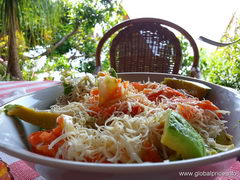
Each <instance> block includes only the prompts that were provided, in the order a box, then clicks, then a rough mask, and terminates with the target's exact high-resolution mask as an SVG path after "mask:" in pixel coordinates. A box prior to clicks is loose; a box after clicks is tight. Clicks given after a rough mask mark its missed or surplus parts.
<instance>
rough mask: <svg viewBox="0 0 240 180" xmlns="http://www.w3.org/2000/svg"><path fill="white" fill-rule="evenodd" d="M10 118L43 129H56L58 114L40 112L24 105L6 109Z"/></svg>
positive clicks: (9, 106)
mask: <svg viewBox="0 0 240 180" xmlns="http://www.w3.org/2000/svg"><path fill="white" fill-rule="evenodd" d="M4 108H5V112H6V113H7V115H9V116H14V117H17V118H19V119H21V120H23V121H26V122H28V123H31V124H33V125H36V126H39V127H41V128H47V129H49V128H54V127H55V126H56V119H57V117H58V116H59V114H58V113H53V112H50V111H39V110H35V109H32V108H28V107H25V106H22V105H17V104H15V105H12V104H10V105H7V106H5V107H4Z"/></svg>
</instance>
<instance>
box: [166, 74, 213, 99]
mask: <svg viewBox="0 0 240 180" xmlns="http://www.w3.org/2000/svg"><path fill="white" fill-rule="evenodd" d="M162 83H163V84H166V85H167V86H169V87H171V88H174V89H184V90H186V92H187V93H189V94H190V95H192V96H195V97H198V98H199V99H202V98H203V97H205V96H206V95H207V93H208V92H209V91H210V90H211V88H210V87H208V86H206V85H205V84H202V83H199V82H195V81H187V80H182V79H175V78H164V81H163V82H162Z"/></svg>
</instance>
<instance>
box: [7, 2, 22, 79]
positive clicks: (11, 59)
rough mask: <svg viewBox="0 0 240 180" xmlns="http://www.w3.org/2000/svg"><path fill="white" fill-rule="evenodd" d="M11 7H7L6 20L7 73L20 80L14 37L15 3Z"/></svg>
mask: <svg viewBox="0 0 240 180" xmlns="http://www.w3.org/2000/svg"><path fill="white" fill-rule="evenodd" d="M12 5H13V7H12V8H8V10H9V12H8V13H9V14H10V16H9V21H8V23H9V24H8V65H7V73H9V74H10V75H11V77H13V78H16V79H18V80H22V72H21V70H20V66H19V57H18V50H17V38H16V30H17V18H16V7H14V5H15V6H16V4H15V3H12Z"/></svg>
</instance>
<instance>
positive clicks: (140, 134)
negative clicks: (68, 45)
mask: <svg viewBox="0 0 240 180" xmlns="http://www.w3.org/2000/svg"><path fill="white" fill-rule="evenodd" d="M63 84H64V95H62V96H61V97H59V98H58V99H57V103H56V104H55V105H53V106H51V107H50V110H46V111H40V110H35V109H31V108H27V107H24V106H21V105H8V106H6V107H5V109H6V113H7V114H8V115H11V116H16V117H18V118H20V119H22V120H25V121H27V122H29V123H32V124H34V125H37V126H39V127H41V128H42V130H40V131H38V132H34V133H32V134H30V136H29V138H28V140H29V143H30V145H31V148H32V151H33V152H35V153H37V154H41V155H45V156H50V157H55V158H60V159H66V160H73V161H81V162H98V163H143V162H166V161H175V160H182V159H189V158H197V157H203V156H208V155H212V154H216V153H219V152H224V151H228V150H230V149H232V148H234V144H233V142H232V136H231V135H230V134H228V133H227V131H226V130H227V127H226V125H225V123H226V120H224V116H225V115H226V114H228V113H229V112H228V111H225V110H221V109H219V108H218V107H217V106H216V105H214V104H213V103H212V102H211V101H209V100H206V99H205V98H204V96H205V95H206V93H207V92H208V91H210V88H209V87H207V86H204V85H199V84H195V83H191V82H189V81H187V82H186V81H184V80H177V79H165V80H164V81H163V83H158V82H151V81H147V82H129V81H123V80H122V79H120V78H117V77H114V76H111V75H110V74H109V73H107V72H100V73H99V74H98V76H97V77H93V76H90V75H87V74H86V75H85V76H83V77H80V78H76V79H72V80H66V81H65V82H64V83H63ZM174 84H175V85H174ZM192 84H194V85H192ZM199 86H200V87H199ZM191 89H194V91H191ZM192 92H193V93H192Z"/></svg>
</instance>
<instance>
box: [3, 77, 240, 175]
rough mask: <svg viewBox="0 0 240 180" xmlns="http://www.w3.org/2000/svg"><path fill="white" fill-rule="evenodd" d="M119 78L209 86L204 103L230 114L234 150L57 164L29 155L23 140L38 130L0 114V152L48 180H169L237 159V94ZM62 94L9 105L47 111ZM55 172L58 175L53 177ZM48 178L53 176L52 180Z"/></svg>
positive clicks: (41, 94) (54, 91) (46, 93)
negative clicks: (119, 161) (133, 161)
mask: <svg viewBox="0 0 240 180" xmlns="http://www.w3.org/2000/svg"><path fill="white" fill-rule="evenodd" d="M119 76H120V77H121V78H122V79H124V80H130V81H147V80H148V79H149V80H151V81H158V82H161V81H162V80H163V78H164V77H175V78H180V79H186V80H193V81H197V82H202V83H204V84H206V85H207V86H210V87H211V88H212V91H211V92H210V93H209V94H208V96H207V99H209V100H211V101H213V102H214V103H215V104H216V105H217V106H219V107H220V108H221V109H224V110H228V111H231V114H230V116H228V117H227V119H228V123H227V126H228V132H229V133H230V134H232V135H233V136H234V143H235V145H236V148H235V149H233V150H231V151H228V152H224V153H218V154H216V155H212V156H206V157H202V158H195V159H189V160H181V161H175V162H166V163H143V164H102V163H85V162H73V161H68V160H59V159H54V158H49V157H45V156H41V155H38V154H35V153H32V152H30V151H29V148H28V144H27V141H26V138H27V136H28V135H29V134H30V133H31V132H33V131H36V130H37V129H38V128H37V127H35V126H32V125H30V124H28V123H25V122H22V121H18V120H16V119H14V118H11V117H9V116H6V115H5V114H4V113H2V114H0V151H3V152H5V153H7V154H10V155H12V156H15V157H17V158H20V159H24V160H26V161H31V162H34V163H35V164H37V165H36V168H37V169H38V167H41V168H39V169H41V170H42V169H44V168H45V170H44V172H40V173H45V175H46V177H47V178H49V179H51V178H52V179H55V178H56V175H58V179H59V177H68V178H69V177H72V178H73V177H77V176H78V175H79V173H80V175H81V176H84V177H85V178H86V179H87V178H90V179H91V178H92V176H93V174H95V175H97V176H98V179H99V178H100V179H101V178H103V177H104V179H106V177H113V178H114V179H118V178H119V179H123V178H124V179H128V178H129V179H133V178H134V177H135V178H137V179H138V180H139V179H146V178H150V177H152V178H154V177H158V176H161V177H164V176H165V175H166V177H170V176H172V175H174V174H175V176H176V175H177V173H178V171H179V170H183V169H186V168H191V170H199V169H208V170H211V169H213V170H216V169H218V168H220V169H222V168H224V167H225V166H229V165H230V163H231V162H232V161H231V160H230V161H225V160H229V159H232V158H234V157H236V156H237V155H240V148H239V145H240V136H239V132H240V126H239V122H238V120H240V116H239V115H240V94H239V93H238V92H237V91H235V90H232V89H230V88H225V87H222V86H218V85H214V84H211V83H207V82H204V81H201V80H197V79H192V78H189V77H183V76H178V75H169V74H159V73H121V74H119ZM62 93H63V88H62V87H61V86H55V87H50V88H48V89H45V90H42V91H38V92H36V93H32V94H30V95H27V96H24V97H21V98H19V99H17V100H14V101H12V102H11V103H9V104H21V105H25V106H27V107H32V108H37V109H47V108H48V107H49V106H50V105H52V104H54V103H55V100H56V98H57V97H58V96H59V95H60V94H62ZM222 161H225V162H222ZM206 165H207V166H206ZM193 168H194V169H193ZM225 168H226V167H225ZM39 169H38V170H39ZM46 169H47V170H48V171H49V172H48V173H46ZM55 171H56V172H58V173H54V172H55ZM169 172H170V173H169ZM50 174H51V175H52V176H51V177H50ZM64 174H65V175H64ZM66 174H67V175H66ZM54 175H55V176H54ZM63 179H64V178H63Z"/></svg>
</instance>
